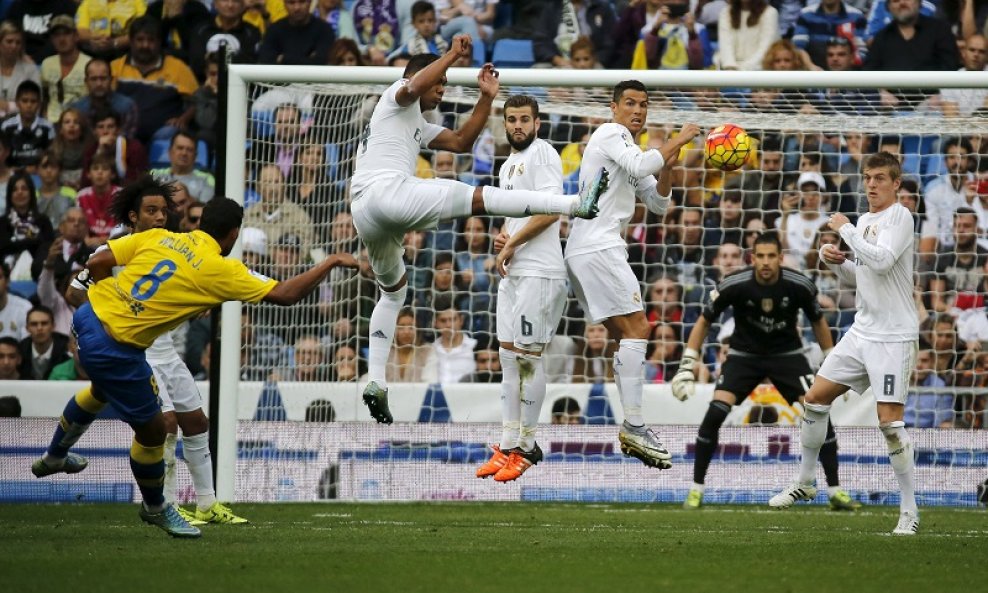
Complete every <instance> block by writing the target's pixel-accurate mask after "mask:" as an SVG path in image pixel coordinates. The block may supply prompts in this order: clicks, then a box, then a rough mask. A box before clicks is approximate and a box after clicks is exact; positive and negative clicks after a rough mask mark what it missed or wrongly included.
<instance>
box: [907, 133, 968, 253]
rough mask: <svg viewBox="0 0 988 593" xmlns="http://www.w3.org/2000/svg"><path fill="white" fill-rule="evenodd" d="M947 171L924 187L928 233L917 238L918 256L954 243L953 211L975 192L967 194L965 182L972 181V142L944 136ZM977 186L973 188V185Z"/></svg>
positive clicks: (965, 203)
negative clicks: (952, 230)
mask: <svg viewBox="0 0 988 593" xmlns="http://www.w3.org/2000/svg"><path fill="white" fill-rule="evenodd" d="M941 151H942V152H943V155H944V164H945V165H946V169H947V173H946V174H944V175H941V176H940V177H938V178H936V179H934V180H933V181H931V182H930V183H929V184H928V185H927V186H926V191H925V193H924V196H923V197H924V198H925V200H926V219H927V220H928V221H929V222H930V228H929V231H930V233H933V234H934V235H931V236H927V237H924V238H923V239H922V240H921V241H920V255H921V256H923V255H928V254H931V253H935V252H936V251H937V250H938V249H940V248H942V247H949V246H951V245H953V242H954V239H953V235H952V233H951V227H952V225H953V221H954V211H955V210H957V208H960V207H961V206H971V205H973V202H974V195H973V193H974V192H970V193H971V194H972V195H970V196H968V193H969V191H968V185H969V184H971V183H973V182H974V175H973V174H972V173H971V172H970V154H971V143H970V142H968V141H967V140H966V139H964V138H960V137H953V138H947V139H946V140H945V141H944V142H943V144H942V145H941ZM975 189H976V188H975Z"/></svg>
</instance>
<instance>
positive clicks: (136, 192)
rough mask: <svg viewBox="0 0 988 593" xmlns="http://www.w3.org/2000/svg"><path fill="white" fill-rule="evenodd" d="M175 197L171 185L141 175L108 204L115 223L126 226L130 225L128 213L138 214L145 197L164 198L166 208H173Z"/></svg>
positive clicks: (149, 176)
mask: <svg viewBox="0 0 988 593" xmlns="http://www.w3.org/2000/svg"><path fill="white" fill-rule="evenodd" d="M174 195H175V188H173V187H172V186H171V184H169V183H166V182H164V181H160V180H158V179H156V178H155V177H153V176H151V175H147V174H145V175H141V176H140V177H139V178H138V179H137V181H134V182H133V183H131V184H129V185H127V186H125V187H124V188H123V189H121V190H120V191H118V192H117V193H116V194H115V195H114V196H113V201H112V202H111V203H110V214H112V215H113V217H114V218H116V219H117V222H119V223H123V224H126V225H129V224H130V213H131V212H138V211H140V209H141V202H142V201H143V200H144V198H145V197H147V196H161V197H163V198H165V203H166V204H167V205H168V208H171V207H172V206H173V204H172V196H174Z"/></svg>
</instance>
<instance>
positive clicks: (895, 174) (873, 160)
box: [861, 150, 902, 180]
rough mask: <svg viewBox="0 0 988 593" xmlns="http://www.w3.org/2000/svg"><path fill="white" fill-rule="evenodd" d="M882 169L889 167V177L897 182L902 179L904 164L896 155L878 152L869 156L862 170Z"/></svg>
mask: <svg viewBox="0 0 988 593" xmlns="http://www.w3.org/2000/svg"><path fill="white" fill-rule="evenodd" d="M880 167H887V168H888V170H889V177H891V178H892V179H893V180H896V179H898V178H900V177H902V163H900V162H899V159H897V158H896V157H895V155H894V154H892V153H890V152H885V151H884V150H883V151H882V152H876V153H875V154H871V155H868V157H867V158H865V161H864V166H863V167H862V168H861V169H862V170H863V171H864V170H868V169H878V168H880Z"/></svg>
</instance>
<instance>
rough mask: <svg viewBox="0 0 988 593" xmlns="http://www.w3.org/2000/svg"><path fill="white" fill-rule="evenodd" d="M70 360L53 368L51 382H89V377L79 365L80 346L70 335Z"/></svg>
mask: <svg viewBox="0 0 988 593" xmlns="http://www.w3.org/2000/svg"><path fill="white" fill-rule="evenodd" d="M69 355H70V357H69V359H68V360H66V361H64V362H62V363H60V364H57V365H55V366H53V367H52V369H51V374H49V375H48V380H49V381H87V380H89V375H88V374H87V373H86V369H84V368H82V364H80V363H79V344H78V343H77V342H76V339H75V336H74V335H72V334H69Z"/></svg>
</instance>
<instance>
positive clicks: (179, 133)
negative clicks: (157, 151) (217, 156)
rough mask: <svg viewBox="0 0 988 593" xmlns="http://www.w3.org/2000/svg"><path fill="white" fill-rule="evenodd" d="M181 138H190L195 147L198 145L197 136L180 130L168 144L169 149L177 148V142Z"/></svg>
mask: <svg viewBox="0 0 988 593" xmlns="http://www.w3.org/2000/svg"><path fill="white" fill-rule="evenodd" d="M180 136H181V137H182V138H188V139H189V140H191V141H192V145H193V146H195V145H196V137H195V136H193V135H192V134H190V133H188V132H184V131H182V130H179V131H177V132H175V135H174V136H172V139H171V140H170V141H169V142H168V148H174V147H175V140H177V139H178V138H179V137H180Z"/></svg>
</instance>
